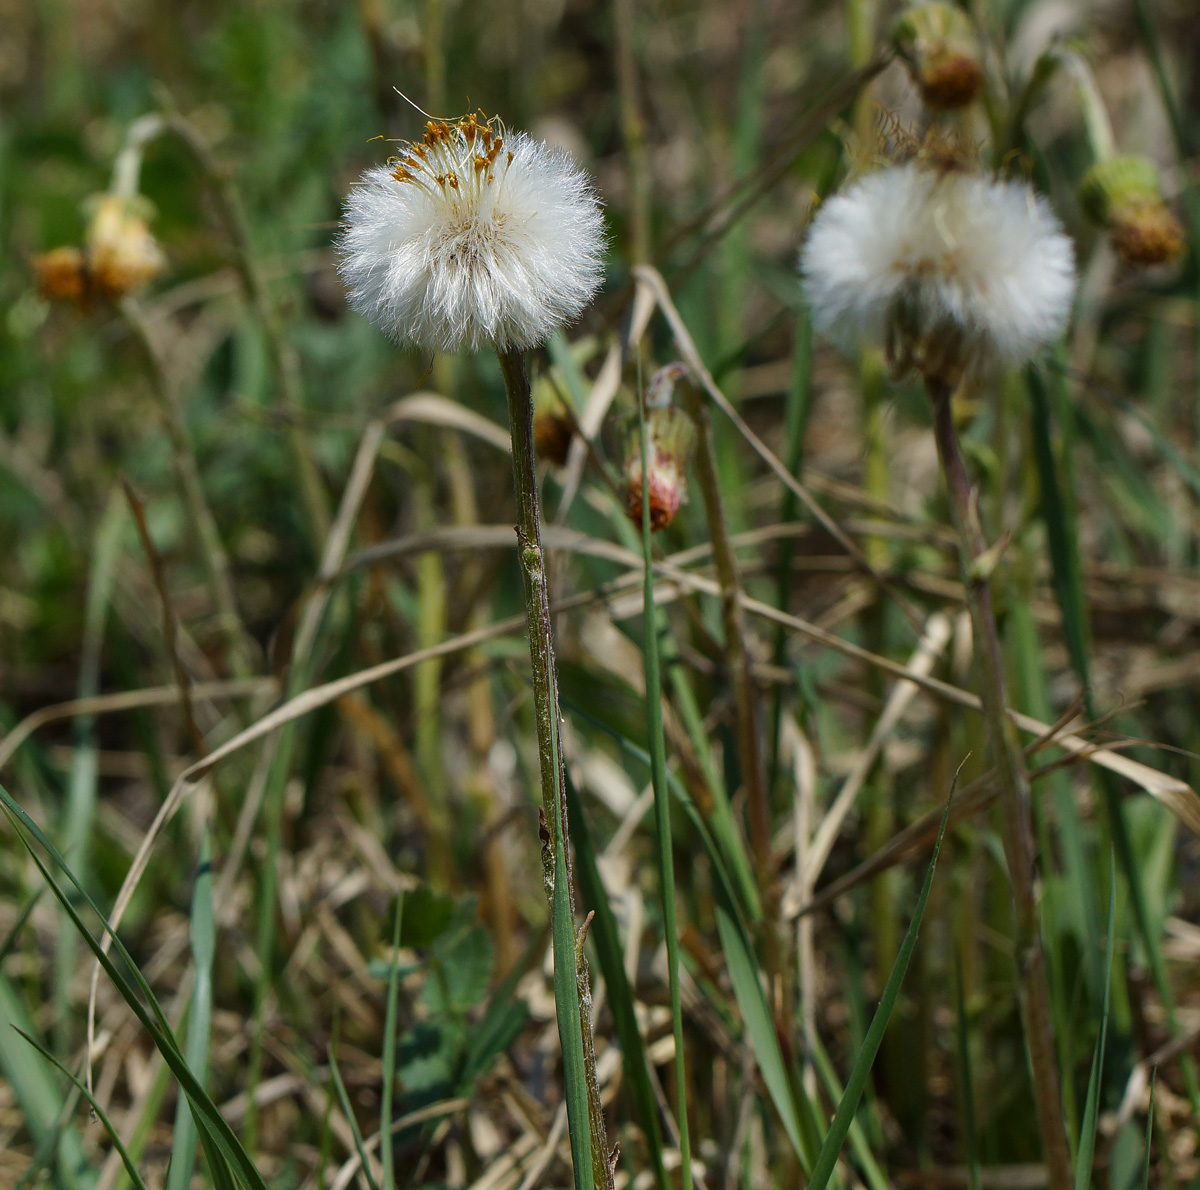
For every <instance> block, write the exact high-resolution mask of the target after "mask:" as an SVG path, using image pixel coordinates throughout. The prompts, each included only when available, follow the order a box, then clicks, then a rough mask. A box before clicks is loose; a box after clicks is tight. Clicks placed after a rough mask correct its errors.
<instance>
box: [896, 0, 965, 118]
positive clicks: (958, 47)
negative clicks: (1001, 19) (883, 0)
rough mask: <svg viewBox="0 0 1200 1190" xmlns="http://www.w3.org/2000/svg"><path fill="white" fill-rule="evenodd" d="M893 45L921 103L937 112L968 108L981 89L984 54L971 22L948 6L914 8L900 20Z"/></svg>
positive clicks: (936, 5) (956, 9)
mask: <svg viewBox="0 0 1200 1190" xmlns="http://www.w3.org/2000/svg"><path fill="white" fill-rule="evenodd" d="M892 45H893V46H895V49H896V53H898V54H899V55H900V57H901V58H903V59H904V61H905V62H906V63H907V65H908V68H909V70H910V72H911V73H912V77H913V81H914V82H915V83H916V84H917V86H918V87H919V88H920V91H921V98H922V99H924V101H925V103H926V104H927V105H928V106H929V107H931V108H933V109H934V110H935V111H952V110H954V109H956V108H962V107H966V106H967V105H968V104H970V103H972V102H973V101H974V99H975V97H976V95H978V94H979V89H980V87H981V86H982V85H983V52H982V50H981V48H980V45H979V39H978V37H977V36H976V34H975V28H974V26H973V25H972V24H971V19H970V18H969V17H968V16H967V14H966V13H965V12H963V11H962V10H961V9H960V8H956V7H955V6H954V5H952V4H940V3H934V4H916V5H914V6H913V7H912V8H909V9H908V10H907V11H905V12H903V13H901V14H900V16H899V18H898V19H897V21H896V24H895V26H894V27H893V29H892Z"/></svg>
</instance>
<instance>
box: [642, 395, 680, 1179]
mask: <svg viewBox="0 0 1200 1190" xmlns="http://www.w3.org/2000/svg"><path fill="white" fill-rule="evenodd" d="M638 429H639V431H640V435H641V451H642V558H643V561H644V563H645V578H644V581H643V585H642V591H643V603H642V611H643V629H644V637H645V639H644V641H643V646H642V648H643V653H642V659H643V664H644V666H645V674H646V738H647V742H648V743H649V745H650V773H651V783H652V784H653V786H654V821H655V826H656V828H657V833H658V880H659V889H660V891H661V894H662V914H663V933H664V934H665V935H666V943H667V978H668V982H669V985H670V995H671V1031H672V1033H673V1034H674V1036H675V1083H676V1086H677V1087H678V1090H679V1105H678V1109H677V1116H678V1118H677V1120H676V1123H677V1125H678V1127H679V1152H680V1157H681V1165H680V1173H681V1175H682V1180H683V1190H691V1187H692V1145H691V1139H690V1137H689V1134H688V1104H687V1085H688V1084H687V1069H686V1064H685V1061H684V1056H685V1055H684V1047H683V1002H682V999H681V996H680V991H679V925H678V919H677V917H676V912H675V859H674V851H673V848H672V840H671V797H670V794H669V792H668V791H667V745H666V740H665V738H664V736H663V718H662V679H661V676H660V674H659V666H658V614H657V611H656V609H655V606H654V554H653V549H652V546H651V537H650V479H649V475H648V467H649V463H648V462H647V459H648V457H649V452H650V442H649V435H648V433H647V431H646V411H645V408H644V406H643V404H642V402H641V401H640V400H639V401H638Z"/></svg>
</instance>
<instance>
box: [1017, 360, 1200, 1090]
mask: <svg viewBox="0 0 1200 1190" xmlns="http://www.w3.org/2000/svg"><path fill="white" fill-rule="evenodd" d="M1027 375H1028V378H1029V384H1030V395H1031V398H1032V399H1033V401H1034V402H1035V405H1036V403H1037V402H1038V401H1039V400H1042V405H1043V407H1042V410H1041V412H1038V411H1037V410H1036V409H1035V426H1034V431H1035V448H1036V449H1038V450H1039V451H1040V450H1043V449H1045V448H1044V447H1036V439H1037V438H1038V437H1039V436H1041V435H1043V434H1044V435H1045V436H1046V438H1047V440H1048V437H1049V425H1048V422H1047V425H1046V428H1045V429H1044V430H1039V429H1038V427H1037V421H1038V420H1039V419H1043V418H1045V419H1048V416H1049V412H1048V409H1049V407H1048V405H1046V403H1045V401H1044V398H1045V396H1046V390H1045V387H1044V386H1043V385H1042V384H1041V377H1040V373H1038V372H1037V371H1036V370H1035V369H1033V368H1031V369H1029V371H1028V373H1027ZM1054 375H1055V391H1054V394H1053V395H1054V397H1055V401H1054V407H1055V410H1056V411H1057V412H1058V414H1059V416H1060V418H1061V420H1062V422H1063V427H1062V429H1063V433H1064V435H1065V434H1067V433H1068V430H1069V428H1070V425H1071V424H1072V423H1073V412H1072V411H1073V406H1072V405H1071V403H1070V401H1069V400H1068V399H1067V394H1066V392H1065V389H1064V382H1063V376H1062V370H1061V368H1059V369H1057V370H1056V371H1055V373H1054ZM1049 462H1050V464H1053V463H1054V460H1053V459H1050V460H1049ZM1063 464H1064V465H1063V466H1062V467H1061V468H1055V467H1054V466H1053V465H1051V466H1049V467H1045V468H1043V467H1042V465H1041V464H1040V463H1039V477H1040V479H1041V480H1042V482H1043V490H1042V501H1043V511H1044V512H1045V509H1046V507H1048V505H1047V501H1048V500H1053V499H1054V497H1053V496H1052V495H1048V492H1049V486H1048V485H1053V487H1054V488H1057V487H1058V483H1057V479H1056V472H1061V474H1062V475H1063V478H1064V480H1065V481H1066V490H1065V492H1064V494H1063V496H1062V498H1061V501H1060V504H1061V507H1062V508H1064V509H1066V510H1068V511H1069V510H1070V509H1071V508H1072V507H1073V505H1074V504H1075V500H1074V492H1073V490H1072V484H1071V477H1072V470H1071V465H1070V451H1069V450H1064V452H1063ZM1049 531H1050V530H1049V526H1047V532H1049ZM1050 564H1051V568H1052V582H1053V585H1054V592H1055V595H1056V597H1058V599H1059V608H1060V610H1061V612H1062V615H1063V622H1064V625H1066V624H1067V623H1068V622H1070V621H1071V620H1072V619H1073V618H1081V617H1086V606H1087V605H1086V600H1085V597H1084V589H1083V578H1082V574H1081V571H1080V567H1079V565H1078V562H1077V561H1076V563H1075V564H1074V565H1071V564H1070V558H1069V556H1068V554H1067V553H1063V552H1055V551H1054V550H1052V551H1051V555H1050ZM1086 639H1087V638H1086V634H1085V636H1084V640H1085V641H1086ZM1071 658H1072V665H1073V666H1074V667H1075V671H1076V676H1077V677H1078V678H1079V681H1080V683H1081V684H1082V686H1083V705H1084V712H1085V714H1086V715H1087V717H1088V718H1089V719H1096V718H1097V715H1096V707H1095V703H1094V701H1093V698H1092V691H1091V687H1090V685H1089V680H1088V666H1087V656H1086V654H1085V655H1084V657H1083V660H1082V666H1081V665H1080V663H1078V662H1077V661H1076V658H1075V655H1074V651H1073V650H1071ZM1096 780H1097V783H1098V784H1099V786H1100V792H1101V794H1102V795H1103V798H1104V805H1105V810H1106V812H1107V815H1108V825H1109V830H1110V831H1111V832H1112V841H1113V846H1114V848H1115V849H1116V853H1117V864H1118V865H1119V867H1120V869H1121V875H1122V876H1124V878H1125V882H1126V885H1127V886H1128V889H1129V903H1130V907H1131V908H1132V910H1133V918H1134V924H1135V925H1136V927H1137V932H1138V937H1139V938H1140V939H1141V942H1142V945H1143V946H1144V947H1145V950H1146V957H1147V959H1148V960H1149V964H1150V974H1151V976H1152V977H1153V979H1154V986H1155V988H1156V989H1157V991H1158V994H1159V998H1160V999H1161V1000H1162V1003H1163V1008H1164V1009H1165V1011H1166V1015H1167V1024H1168V1026H1169V1027H1170V1030H1171V1036H1172V1037H1177V1036H1178V1035H1179V1023H1178V1017H1177V1014H1176V1012H1175V993H1174V991H1173V989H1172V987H1171V981H1170V978H1169V977H1168V974H1167V967H1166V962H1165V960H1164V959H1163V953H1162V947H1161V945H1160V943H1159V936H1158V932H1157V930H1156V929H1155V928H1154V925H1153V923H1152V922H1151V917H1150V910H1149V907H1148V906H1147V904H1146V894H1145V889H1144V885H1143V882H1142V872H1141V867H1140V865H1139V863H1138V860H1137V857H1136V854H1135V851H1134V846H1133V839H1132V837H1131V835H1130V831H1129V823H1128V819H1127V817H1126V814H1125V808H1124V806H1123V804H1122V801H1121V794H1120V791H1119V789H1118V788H1117V784H1116V781H1115V780H1114V779H1113V777H1112V775H1111V774H1110V773H1108V771H1107V770H1105V769H1099V770H1097V772H1096ZM1180 1069H1181V1071H1182V1072H1183V1078H1184V1084H1185V1086H1186V1087H1187V1093H1188V1100H1189V1102H1190V1104H1191V1107H1192V1111H1193V1112H1195V1113H1200V1079H1198V1078H1197V1073H1196V1064H1195V1062H1194V1061H1193V1059H1192V1056H1191V1054H1189V1053H1187V1052H1184V1053H1183V1054H1181V1055H1180Z"/></svg>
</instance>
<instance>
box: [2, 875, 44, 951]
mask: <svg viewBox="0 0 1200 1190" xmlns="http://www.w3.org/2000/svg"><path fill="white" fill-rule="evenodd" d="M45 891H46V889H45V888H44V887H43V888H39V889H38V890H37V892H35V893H34V894H33V896H31V897H30V898H29V900H28V901H26V902H25V908H24V909H22V910H21V912H20V913H19V914H17V920H16V921H15V922H13V926H12V929H11V930H9V931H8V933H7V934H5V935H4V941H3V942H0V965H3V963H4V960H5V959H6V958H8V956H9V954H10V953H11V952H12V949H13V947H14V946H15V945H16V944H17V938H18V937H19V936H20V933H21V931H22V930H23V929H24V928H25V923H26V922H27V921H28V920H29V915H30V914H31V913H32V912H33V910H34V906H35V905H37V903H38V901H40V900H41V899H42V893H44V892H45Z"/></svg>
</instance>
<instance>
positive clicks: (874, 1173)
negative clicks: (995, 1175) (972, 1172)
mask: <svg viewBox="0 0 1200 1190" xmlns="http://www.w3.org/2000/svg"><path fill="white" fill-rule="evenodd" d="M813 1041H814V1043H815V1044H814V1047H813V1055H812V1057H813V1062H814V1064H815V1065H816V1068H817V1073H818V1074H819V1075H820V1076H821V1082H822V1083H824V1084H825V1090H826V1092H827V1093H828V1094H829V1095H830V1096H831V1097H832V1098H833V1099H841V1097H842V1095H843V1094H844V1093H845V1090H846V1088H845V1087H843V1086H842V1084H841V1080H840V1079H839V1078H838V1076H837V1071H836V1070H835V1069H834V1067H833V1061H832V1059H831V1058H830V1057H829V1053H828V1051H827V1050H826V1049H825V1047H824V1046H823V1045H822V1044H821V1039H820V1038H819V1037H818V1036H816V1034H815V1033H814V1035H813ZM848 1137H849V1141H850V1151H851V1153H853V1154H854V1160H855V1161H857V1162H858V1166H859V1169H861V1170H862V1175H863V1179H864V1180H865V1181H866V1183H867V1185H868V1186H869V1187H870V1190H891V1187H890V1186H889V1185H888V1180H887V1174H885V1173H884V1172H883V1170H882V1169H880V1167H879V1162H878V1161H876V1160H875V1154H874V1153H872V1152H871V1146H870V1144H869V1142H868V1141H867V1134H866V1132H865V1131H864V1129H863V1127H862V1124H860V1123H859V1121H858V1118H857V1117H855V1119H853V1120H852V1121H851V1122H850V1132H849V1133H848ZM971 1190H978V1187H972V1188H971Z"/></svg>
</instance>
